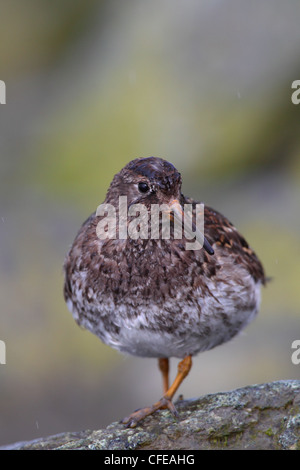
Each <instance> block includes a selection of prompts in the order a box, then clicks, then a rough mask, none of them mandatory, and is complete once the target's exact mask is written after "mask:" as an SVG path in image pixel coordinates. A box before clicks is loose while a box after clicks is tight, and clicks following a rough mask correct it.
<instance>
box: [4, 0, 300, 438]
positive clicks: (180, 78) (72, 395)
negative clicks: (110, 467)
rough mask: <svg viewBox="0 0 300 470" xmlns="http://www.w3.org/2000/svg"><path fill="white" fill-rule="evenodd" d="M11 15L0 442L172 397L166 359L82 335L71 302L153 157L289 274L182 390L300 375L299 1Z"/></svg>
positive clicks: (151, 4) (76, 5)
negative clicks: (82, 264)
mask: <svg viewBox="0 0 300 470" xmlns="http://www.w3.org/2000/svg"><path fill="white" fill-rule="evenodd" d="M0 10H1V20H0V21H1V29H0V79H1V80H4V81H5V83H6V103H7V104H5V105H0V155H1V156H0V159H1V160H0V162H1V163H0V165H1V166H0V244H1V245H0V301H1V305H0V340H2V341H4V342H5V344H6V354H7V357H6V364H5V365H4V364H2V365H0V417H1V418H0V444H8V443H11V442H14V441H19V440H28V439H33V438H36V437H42V436H46V435H49V434H56V433H59V432H63V431H77V430H83V429H97V428H101V427H104V426H106V425H108V424H109V423H110V422H112V421H117V420H119V419H121V418H122V417H124V416H125V415H127V414H128V413H129V412H131V411H133V410H134V409H136V408H138V407H141V406H145V405H149V404H152V403H153V402H154V401H156V400H157V399H158V398H159V397H160V396H161V393H162V384H161V377H160V373H159V371H158V369H157V361H156V360H155V359H142V358H134V357H124V356H122V355H121V354H119V353H118V352H116V351H114V350H112V349H110V348H108V347H107V346H105V345H103V344H102V343H101V342H100V340H98V339H97V338H96V337H95V336H93V335H92V334H91V333H89V332H87V331H83V330H81V329H80V328H79V327H78V326H77V325H76V324H75V321H74V320H73V318H72V316H71V314H70V313H69V311H68V310H67V307H66V305H65V303H64V300H63V295H62V285H63V273H62V265H63V261H64V256H65V254H66V252H67V251H68V249H69V247H70V245H71V243H72V241H73V239H74V237H75V234H76V233H77V230H78V229H79V227H80V225H81V223H82V222H83V221H84V220H85V219H86V218H87V216H88V215H89V214H90V213H92V212H93V211H94V210H95V209H96V207H97V206H98V205H99V204H100V203H101V202H102V201H103V199H104V197H105V193H106V190H107V188H108V185H109V183H110V181H111V179H112V177H113V175H114V174H115V173H117V172H118V171H119V170H120V169H121V168H122V167H123V166H124V165H125V164H126V163H127V162H128V161H130V160H132V159H133V158H136V157H138V156H144V157H146V156H151V155H154V156H160V157H163V158H165V159H167V160H169V161H171V162H172V163H173V164H174V165H175V166H176V167H177V168H178V170H179V171H180V172H181V174H182V176H183V181H184V184H183V192H184V194H186V195H190V196H193V197H194V198H195V199H198V200H202V201H203V202H205V203H206V204H207V205H211V206H213V207H214V208H216V209H217V210H219V211H221V212H223V213H224V214H225V215H226V216H227V217H228V218H229V219H230V220H231V221H232V222H233V223H234V224H235V225H236V226H237V227H238V228H239V229H240V231H241V232H242V233H243V234H244V235H245V236H246V238H247V240H248V241H249V243H250V244H251V246H252V247H253V248H254V249H255V251H256V252H257V254H258V255H259V257H260V258H261V260H262V261H263V263H264V266H265V269H266V272H267V274H268V275H269V276H271V277H272V282H271V283H270V284H269V285H268V287H267V288H266V289H264V292H263V300H262V307H261V311H260V314H259V316H258V317H257V319H256V320H255V321H254V323H253V324H251V325H250V326H249V327H248V328H247V329H246V330H245V332H244V333H243V334H242V335H240V336H239V337H237V338H235V339H234V340H233V341H231V342H230V343H228V344H225V345H223V346H220V347H218V348H216V349H215V350H212V351H208V352H205V353H202V354H201V355H199V356H198V357H197V358H195V359H194V366H193V369H192V371H191V374H190V376H189V377H188V378H187V379H186V381H185V382H184V384H183V385H182V387H181V389H180V393H182V394H183V395H184V397H186V398H189V397H197V396H200V395H202V394H205V393H213V392H217V391H224V390H230V389H233V388H236V387H242V386H245V385H249V384H254V383H263V382H267V381H273V380H280V379H296V378H298V379H299V378H300V365H294V364H292V361H291V354H292V349H291V344H292V342H293V341H294V340H295V339H300V294H299V290H300V289H299V281H300V263H299V261H300V217H299V208H300V105H299V106H296V105H294V104H292V102H291V95H292V92H293V90H292V89H291V84H292V82H293V81H294V80H296V79H300V28H299V20H300V5H299V2H298V1H297V0H286V1H285V2H282V1H281V0H273V1H272V2H270V0H269V1H267V0H253V1H252V2H248V1H246V0H243V1H241V0H226V1H225V0H203V1H201V2H200V1H198V0H186V1H184V2H183V1H180V0H152V1H147V0H128V1H126V2H123V1H121V0H109V1H108V0H97V1H96V0H72V1H71V0H60V1H57V0H51V1H49V0H48V1H47V0H44V1H40V0H26V1H23V2H21V1H18V0H2V1H1V6H0ZM176 367H177V360H174V359H173V360H172V361H171V376H172V378H173V376H174V375H175V373H176Z"/></svg>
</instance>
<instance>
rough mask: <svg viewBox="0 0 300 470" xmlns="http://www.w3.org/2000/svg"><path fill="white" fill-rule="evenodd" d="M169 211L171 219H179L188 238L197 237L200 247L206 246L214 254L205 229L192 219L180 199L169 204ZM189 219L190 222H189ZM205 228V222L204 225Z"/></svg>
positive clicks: (208, 251)
mask: <svg viewBox="0 0 300 470" xmlns="http://www.w3.org/2000/svg"><path fill="white" fill-rule="evenodd" d="M168 207H169V209H170V210H169V212H168V215H169V217H170V219H171V220H174V221H177V222H178V223H179V224H181V227H182V228H183V229H184V235H185V237H186V238H187V239H194V238H195V239H196V240H197V242H198V245H197V246H198V248H197V249H200V248H202V247H203V248H204V249H205V250H206V251H207V253H208V254H210V255H213V254H214V250H213V248H212V246H211V245H210V243H209V242H208V241H207V239H206V238H205V236H204V233H202V232H203V231H201V230H200V228H199V227H197V226H196V225H195V223H194V222H193V221H192V214H191V212H188V213H187V211H184V210H183V208H182V206H181V204H180V202H179V201H178V199H173V200H172V201H171V202H170V203H169V204H168ZM188 221H189V223H188ZM202 226H203V228H204V224H203V225H202Z"/></svg>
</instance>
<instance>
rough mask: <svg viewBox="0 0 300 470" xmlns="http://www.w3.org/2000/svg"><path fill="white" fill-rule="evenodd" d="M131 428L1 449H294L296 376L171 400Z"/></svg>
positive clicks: (298, 445) (299, 415) (299, 398)
mask: <svg viewBox="0 0 300 470" xmlns="http://www.w3.org/2000/svg"><path fill="white" fill-rule="evenodd" d="M176 407H177V410H178V412H179V419H178V420H176V419H175V418H174V417H173V416H172V415H171V414H170V412H169V411H167V410H165V411H160V412H157V413H156V414H154V415H153V416H150V417H148V418H146V419H145V420H144V421H143V422H142V423H141V424H140V425H138V426H137V427H136V428H135V429H127V428H126V427H124V425H122V424H119V423H112V424H110V425H109V426H108V427H107V428H106V429H103V430H98V431H82V432H68V433H63V434H57V435H55V436H50V437H46V438H41V439H36V440H34V441H30V442H29V441H28V442H19V443H16V444H12V445H8V446H4V447H1V449H2V450H3V449H6V450H8V449H31V450H40V449H45V450H46V449H62V450H67V449H90V450H94V449H99V450H140V449H145V450H160V449H163V450H168V449H171V450H180V449H181V450H182V449H185V450H198V449H270V450H271V449H281V450H292V449H295V450H296V449H297V450H300V380H282V381H278V382H273V383H266V384H262V385H251V386H248V387H244V388H240V389H237V390H233V391H229V392H221V393H215V394H211V395H206V396H203V397H201V398H196V399H192V400H181V401H179V402H177V403H176Z"/></svg>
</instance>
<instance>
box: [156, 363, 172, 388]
mask: <svg viewBox="0 0 300 470" xmlns="http://www.w3.org/2000/svg"><path fill="white" fill-rule="evenodd" d="M158 367H159V369H160V371H161V373H162V377H163V389H164V393H167V391H168V390H169V359H168V358H167V357H161V358H160V359H158Z"/></svg>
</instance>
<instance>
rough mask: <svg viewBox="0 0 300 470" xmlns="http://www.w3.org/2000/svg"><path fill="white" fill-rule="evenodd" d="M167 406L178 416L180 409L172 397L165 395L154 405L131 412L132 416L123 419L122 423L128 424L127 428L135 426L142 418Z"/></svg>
mask: <svg viewBox="0 0 300 470" xmlns="http://www.w3.org/2000/svg"><path fill="white" fill-rule="evenodd" d="M166 408H168V409H169V410H170V411H171V413H172V415H173V416H174V417H175V418H178V411H177V410H176V408H175V405H174V404H173V403H172V401H171V399H170V398H168V397H165V396H163V397H162V398H161V399H160V400H159V401H158V402H156V403H154V405H152V406H147V407H145V408H141V409H139V410H136V411H134V412H133V413H131V415H130V416H128V417H126V418H124V419H123V420H122V424H126V427H127V428H135V427H136V425H137V424H138V423H139V422H140V421H142V419H144V418H146V416H149V415H152V414H153V413H155V411H157V410H165V409H166Z"/></svg>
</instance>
